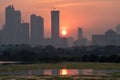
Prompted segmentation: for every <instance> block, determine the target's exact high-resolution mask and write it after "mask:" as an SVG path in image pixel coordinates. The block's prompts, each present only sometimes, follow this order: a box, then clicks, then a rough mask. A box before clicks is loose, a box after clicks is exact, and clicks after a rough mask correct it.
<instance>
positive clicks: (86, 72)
mask: <svg viewBox="0 0 120 80" xmlns="http://www.w3.org/2000/svg"><path fill="white" fill-rule="evenodd" d="M116 72H120V70H93V69H46V70H24V71H19V72H2V73H0V74H11V75H68V76H69V75H105V74H110V73H116Z"/></svg>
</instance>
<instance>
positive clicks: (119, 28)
mask: <svg viewBox="0 0 120 80" xmlns="http://www.w3.org/2000/svg"><path fill="white" fill-rule="evenodd" d="M115 31H116V33H117V34H120V24H118V25H117V26H116V27H115Z"/></svg>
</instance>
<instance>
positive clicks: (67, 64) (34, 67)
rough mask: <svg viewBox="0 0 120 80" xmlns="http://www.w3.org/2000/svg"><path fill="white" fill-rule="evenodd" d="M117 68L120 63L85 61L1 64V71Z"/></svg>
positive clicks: (119, 68)
mask: <svg viewBox="0 0 120 80" xmlns="http://www.w3.org/2000/svg"><path fill="white" fill-rule="evenodd" d="M61 68H67V69H100V70H101V69H110V70H113V69H117V70H120V64H119V63H83V62H64V63H54V64H53V63H51V64H50V63H42V64H17V65H15V64H13V65H1V66H0V72H6V71H18V70H37V69H61Z"/></svg>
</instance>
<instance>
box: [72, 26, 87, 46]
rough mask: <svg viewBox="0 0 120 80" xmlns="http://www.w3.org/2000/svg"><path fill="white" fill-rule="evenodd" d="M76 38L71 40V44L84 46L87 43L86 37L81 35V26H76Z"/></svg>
mask: <svg viewBox="0 0 120 80" xmlns="http://www.w3.org/2000/svg"><path fill="white" fill-rule="evenodd" d="M77 34H78V39H77V40H76V41H74V42H73V46H86V45H87V39H86V38H84V37H83V30H82V28H80V27H79V28H78V31H77Z"/></svg>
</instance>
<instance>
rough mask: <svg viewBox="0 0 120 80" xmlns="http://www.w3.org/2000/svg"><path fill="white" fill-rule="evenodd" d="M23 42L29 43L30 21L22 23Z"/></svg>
mask: <svg viewBox="0 0 120 80" xmlns="http://www.w3.org/2000/svg"><path fill="white" fill-rule="evenodd" d="M20 40H21V43H22V44H29V23H22V24H21V39H20Z"/></svg>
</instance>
